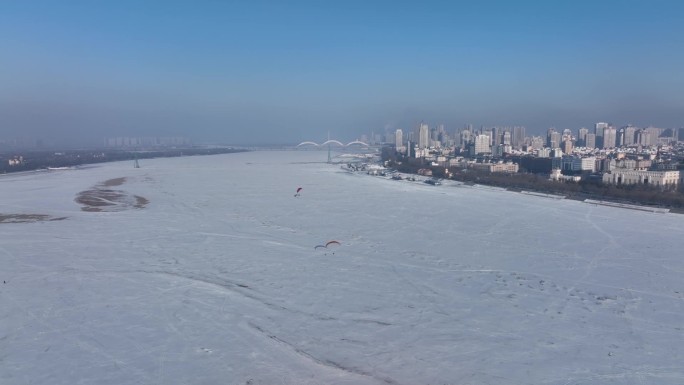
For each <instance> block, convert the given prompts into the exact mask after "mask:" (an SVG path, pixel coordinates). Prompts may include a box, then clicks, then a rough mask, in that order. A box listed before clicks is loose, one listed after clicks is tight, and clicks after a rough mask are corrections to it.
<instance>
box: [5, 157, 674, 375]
mask: <svg viewBox="0 0 684 385" xmlns="http://www.w3.org/2000/svg"><path fill="white" fill-rule="evenodd" d="M326 158H327V153H326V152H318V151H305V152H295V151H283V152H275V151H274V152H252V153H240V154H229V155H219V156H204V157H180V158H168V159H151V160H144V161H140V163H141V168H139V169H135V168H133V164H132V163H131V162H121V163H109V164H101V165H97V166H93V167H87V168H83V169H79V170H63V171H51V172H35V173H26V174H22V175H6V176H2V177H0V192H1V193H2V199H1V200H0V214H22V213H24V214H43V215H50V216H53V217H64V216H66V217H68V218H67V219H65V220H61V221H53V222H50V221H43V222H35V223H0V280H3V281H5V282H6V283H4V284H2V286H0V384H30V383H36V384H47V383H49V384H253V385H256V384H432V385H435V384H459V385H462V384H516V385H517V384H559V385H560V384H577V385H580V384H682V383H684V365H683V364H682V363H683V362H684V347H683V346H684V345H683V343H684V257H682V251H681V250H682V249H684V216H681V215H676V214H656V213H647V212H639V211H634V210H625V209H619V208H611V207H602V206H594V205H589V204H585V203H581V202H575V201H569V200H554V199H548V198H543V197H536V196H530V195H525V194H517V193H512V192H506V191H499V190H495V189H487V188H477V187H466V186H455V185H449V184H444V185H442V186H429V185H425V184H423V183H418V182H408V181H393V180H389V179H384V178H379V177H372V176H367V175H359V174H350V173H346V172H344V171H342V170H340V168H339V167H338V166H335V165H329V164H325V163H322V161H325V160H326ZM120 177H125V178H126V182H125V183H124V184H122V185H120V186H116V187H112V188H113V189H117V190H121V191H122V192H124V193H126V194H130V195H131V196H132V195H138V196H141V197H144V198H147V199H148V200H149V204H148V205H147V206H146V207H145V208H143V209H133V208H131V209H127V210H123V211H113V212H107V211H103V212H85V211H81V206H80V205H79V204H78V203H77V202H75V200H74V199H75V198H76V196H77V194H78V193H79V192H81V191H84V190H88V189H91V188H93V186H96V185H98V184H101V183H102V182H104V181H106V180H109V179H113V178H120ZM299 186H301V187H303V190H302V192H301V196H300V197H298V198H295V197H294V193H295V190H296V188H297V187H299ZM331 239H335V240H339V241H340V242H341V243H342V245H341V246H340V247H337V248H335V249H332V248H331V249H318V250H314V246H315V245H318V244H321V243H324V242H326V241H328V240H331Z"/></svg>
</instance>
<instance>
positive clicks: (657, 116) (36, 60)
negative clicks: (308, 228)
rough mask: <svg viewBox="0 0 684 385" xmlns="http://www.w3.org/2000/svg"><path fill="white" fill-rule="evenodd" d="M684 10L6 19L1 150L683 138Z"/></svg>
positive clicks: (43, 10) (237, 11)
mask: <svg viewBox="0 0 684 385" xmlns="http://www.w3.org/2000/svg"><path fill="white" fill-rule="evenodd" d="M682 11H684V3H680V2H675V1H658V2H655V3H653V2H639V1H602V2H599V3H598V4H596V3H594V2H584V1H580V2H572V3H563V4H558V3H553V4H552V3H539V2H526V1H522V2H514V3H510V2H502V1H487V2H478V3H477V4H471V3H465V2H459V3H452V2H442V1H430V2H427V3H425V2H421V3H415V2H389V1H375V2H372V3H370V4H369V3H366V2H358V1H348V2H343V3H326V4H320V3H316V2H307V1H296V2H287V4H285V3H280V2H270V1H254V2H244V3H240V2H230V3H228V2H216V3H209V2H203V3H200V4H199V5H198V4H196V3H189V2H180V1H165V2H143V3H139V2H132V1H122V2H111V3H102V2H99V3H93V2H87V1H70V2H60V3H57V2H49V1H6V2H3V3H2V4H0V50H2V52H3V60H2V63H0V84H2V85H3V86H2V87H0V141H2V140H10V139H16V138H36V139H42V140H45V141H46V142H49V143H52V142H55V143H59V142H65V141H66V142H68V141H83V142H91V143H100V142H101V141H102V139H103V138H104V137H111V136H138V137H141V136H183V137H188V138H189V139H191V140H193V141H195V142H221V143H232V144H248V143H249V144H254V143H267V144H273V143H297V142H300V141H304V140H313V141H320V140H324V139H325V138H326V137H327V135H328V132H329V133H330V136H331V137H334V138H338V139H341V140H352V139H355V138H358V137H360V136H361V135H363V134H366V135H367V134H370V133H371V132H375V133H383V132H384V131H385V130H392V131H393V130H395V129H397V128H401V129H403V130H410V129H413V128H414V127H415V126H416V125H417V124H418V123H419V122H421V121H425V122H427V123H428V124H430V125H431V126H434V125H437V124H444V125H445V126H446V127H447V129H448V130H450V131H453V130H455V129H457V128H460V127H462V126H463V125H464V124H473V125H474V126H475V127H479V126H480V125H486V126H493V125H510V126H512V125H521V126H525V127H526V128H527V133H528V135H530V134H541V133H542V132H544V131H545V130H546V129H547V128H548V127H556V128H558V129H559V130H562V129H566V128H570V129H572V130H573V131H575V130H577V129H578V128H579V127H591V126H592V125H593V123H595V122H599V121H607V122H613V123H615V124H616V125H617V126H622V125H626V124H634V125H637V126H642V127H643V126H648V125H654V126H656V127H663V128H676V127H682V126H684V117H683V116H682V113H681V111H682V108H683V107H684V95H683V94H682V93H681V92H680V90H681V89H682V86H683V85H684V75H683V74H682V71H681V65H682V61H683V59H684V53H683V52H684V50H683V49H682V48H683V45H684V44H683V43H684V38H683V37H682V36H684V24H682V23H681V16H680V15H681V14H682Z"/></svg>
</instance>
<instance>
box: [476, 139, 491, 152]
mask: <svg viewBox="0 0 684 385" xmlns="http://www.w3.org/2000/svg"><path fill="white" fill-rule="evenodd" d="M489 141H490V139H489V136H487V135H483V134H479V135H475V154H489V153H491V152H492V148H491V146H490V145H489Z"/></svg>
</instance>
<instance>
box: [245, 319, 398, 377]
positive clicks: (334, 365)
mask: <svg viewBox="0 0 684 385" xmlns="http://www.w3.org/2000/svg"><path fill="white" fill-rule="evenodd" d="M248 326H249V328H251V329H252V330H255V331H257V332H258V333H259V334H261V335H262V336H266V337H268V338H269V339H271V340H272V341H274V343H275V344H276V345H278V346H281V347H285V348H286V349H288V350H290V351H291V352H294V353H295V354H297V355H299V356H300V357H302V358H304V359H306V360H307V361H309V362H311V363H314V364H315V365H318V366H323V367H325V368H331V369H335V370H340V371H343V372H345V373H347V374H353V375H358V376H363V377H369V378H372V379H375V380H377V381H378V382H379V383H384V384H390V385H391V384H398V383H397V382H396V381H395V380H393V379H392V378H390V377H387V376H379V375H377V374H375V373H371V372H369V371H367V370H364V369H360V368H356V367H348V366H346V365H343V364H340V363H339V362H335V361H332V360H328V359H324V358H319V357H316V356H314V355H312V354H310V353H309V352H307V351H305V350H303V349H300V348H298V347H297V346H295V345H294V344H292V343H290V342H287V341H285V340H284V339H282V338H280V337H278V336H276V335H275V334H273V333H271V332H269V331H267V330H266V329H264V328H262V327H260V326H258V325H256V324H255V323H253V322H248Z"/></svg>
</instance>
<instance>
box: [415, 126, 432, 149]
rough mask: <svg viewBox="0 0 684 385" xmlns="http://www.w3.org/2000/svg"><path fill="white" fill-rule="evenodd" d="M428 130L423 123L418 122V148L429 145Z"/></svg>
mask: <svg viewBox="0 0 684 385" xmlns="http://www.w3.org/2000/svg"><path fill="white" fill-rule="evenodd" d="M429 135H430V130H429V128H428V125H427V124H425V123H421V124H420V128H419V129H418V148H420V149H424V148H428V147H429V146H430V136H429Z"/></svg>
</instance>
